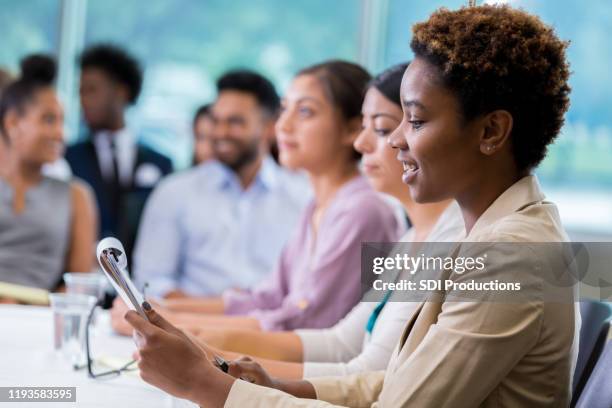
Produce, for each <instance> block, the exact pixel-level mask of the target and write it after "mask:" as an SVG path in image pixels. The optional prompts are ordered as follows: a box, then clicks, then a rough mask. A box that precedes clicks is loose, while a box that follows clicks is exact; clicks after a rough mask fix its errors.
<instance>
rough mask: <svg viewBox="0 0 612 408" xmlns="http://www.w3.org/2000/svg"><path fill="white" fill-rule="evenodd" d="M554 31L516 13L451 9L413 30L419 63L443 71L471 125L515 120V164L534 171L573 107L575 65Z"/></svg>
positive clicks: (506, 9)
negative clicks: (491, 117)
mask: <svg viewBox="0 0 612 408" xmlns="http://www.w3.org/2000/svg"><path fill="white" fill-rule="evenodd" d="M568 45H569V43H568V42H566V41H561V40H560V39H559V38H558V37H557V36H556V34H555V32H554V30H553V29H552V28H551V27H549V26H547V25H545V24H544V23H543V22H542V21H541V20H540V19H539V18H538V17H536V16H533V15H530V14H528V13H526V12H524V11H522V10H518V9H515V8H511V7H509V6H490V5H483V6H479V7H464V8H462V9H460V10H457V11H449V10H447V9H445V8H442V9H439V10H437V11H436V12H434V13H433V14H432V15H431V16H430V17H429V19H428V20H427V21H425V22H422V23H418V24H416V25H414V27H413V38H412V41H411V44H410V47H411V48H412V50H413V52H414V53H415V56H416V57H417V58H422V59H424V60H425V61H427V62H428V63H430V64H431V65H433V66H434V67H436V68H437V70H438V73H439V76H440V78H441V80H442V84H443V86H445V87H447V88H449V89H450V90H451V91H452V92H454V93H455V95H456V96H457V97H458V99H459V103H460V105H461V107H462V114H463V117H464V119H465V120H471V119H473V118H476V117H478V116H479V115H482V114H486V113H489V112H492V111H494V110H497V109H503V110H507V111H508V112H510V114H511V115H512V117H513V128H512V133H511V141H512V149H513V154H514V159H515V161H516V164H517V167H518V169H519V170H520V171H524V170H531V169H533V168H534V167H536V166H537V165H538V164H539V163H540V162H541V161H542V159H543V158H544V157H545V156H546V150H547V146H548V145H549V144H550V143H551V142H552V141H553V140H554V139H555V138H556V137H557V135H558V133H559V131H560V129H561V127H562V126H563V121H564V114H565V112H566V111H567V109H568V107H569V93H570V87H569V85H568V78H569V75H570V71H569V65H568V63H567V60H566V57H565V51H566V48H567V47H568Z"/></svg>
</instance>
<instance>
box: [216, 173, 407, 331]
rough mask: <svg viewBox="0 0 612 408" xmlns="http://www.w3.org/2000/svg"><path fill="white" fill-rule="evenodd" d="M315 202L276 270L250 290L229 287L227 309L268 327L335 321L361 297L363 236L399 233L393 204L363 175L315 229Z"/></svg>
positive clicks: (366, 238)
mask: <svg viewBox="0 0 612 408" xmlns="http://www.w3.org/2000/svg"><path fill="white" fill-rule="evenodd" d="M315 208H316V205H315V203H314V201H313V202H311V203H310V204H309V205H308V207H307V208H306V210H305V211H304V213H303V214H302V217H301V220H300V222H299V224H298V225H297V228H296V231H295V232H294V234H293V235H292V237H291V239H290V240H289V242H288V243H287V245H286V247H285V248H284V249H283V253H282V254H281V257H280V260H279V262H278V265H277V267H276V270H275V271H274V273H273V274H272V275H270V276H269V277H268V278H267V279H265V280H264V281H262V282H261V283H260V284H259V285H257V286H256V287H254V288H253V289H251V290H249V291H233V290H230V291H227V292H226V293H224V296H223V300H224V303H225V312H226V313H227V314H248V315H249V316H252V317H254V318H256V319H258V320H259V324H260V325H261V327H262V328H263V329H264V330H293V329H297V328H325V327H330V326H331V325H333V324H335V323H336V322H338V320H340V319H341V318H342V317H344V316H345V315H346V314H347V313H348V312H349V311H350V310H351V309H352V308H353V306H355V305H356V304H357V302H359V299H360V298H361V269H360V264H361V244H362V242H381V241H382V242H389V241H395V240H396V239H397V238H398V235H397V231H398V227H397V219H396V217H395V214H394V211H393V208H392V207H391V206H390V205H389V204H388V203H387V202H385V201H384V200H383V199H382V198H381V196H380V195H379V194H378V193H377V192H376V191H374V190H373V189H372V187H371V186H370V185H369V183H368V182H367V180H366V179H365V177H363V176H361V175H359V176H357V177H355V178H353V179H352V180H350V181H348V182H346V183H345V184H344V185H343V186H342V187H341V188H340V189H339V190H338V191H337V192H336V194H335V195H334V197H333V199H332V200H331V202H330V204H329V206H328V207H327V209H326V210H325V212H324V213H323V216H322V218H321V221H320V223H319V227H318V230H317V231H316V233H315V232H314V230H313V228H312V216H313V213H314V211H315Z"/></svg>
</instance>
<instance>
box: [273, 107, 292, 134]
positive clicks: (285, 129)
mask: <svg viewBox="0 0 612 408" xmlns="http://www.w3.org/2000/svg"><path fill="white" fill-rule="evenodd" d="M275 128H276V133H281V132H282V133H291V132H292V131H293V118H292V115H291V112H290V111H289V110H288V109H286V110H284V111H283V112H282V113H281V114H280V116H279V117H278V120H277V121H276V125H275Z"/></svg>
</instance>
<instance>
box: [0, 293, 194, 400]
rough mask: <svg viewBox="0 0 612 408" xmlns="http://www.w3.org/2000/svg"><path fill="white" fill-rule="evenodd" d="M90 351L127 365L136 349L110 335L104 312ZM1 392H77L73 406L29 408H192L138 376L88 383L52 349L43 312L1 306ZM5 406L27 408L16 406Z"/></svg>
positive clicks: (126, 374)
mask: <svg viewBox="0 0 612 408" xmlns="http://www.w3.org/2000/svg"><path fill="white" fill-rule="evenodd" d="M91 348H92V354H94V356H95V357H98V356H100V357H101V358H107V357H108V358H112V359H116V360H120V361H128V360H129V359H130V358H131V355H132V353H133V351H134V350H135V345H134V342H133V340H132V339H131V338H129V337H122V336H118V335H116V334H114V333H112V330H111V329H110V323H109V315H108V312H101V313H99V314H98V316H97V324H96V328H95V330H94V333H93V334H92V339H91ZM0 387H76V404H75V403H69V402H63V403H41V404H37V403H30V404H31V405H34V406H45V405H47V404H51V405H52V406H68V407H70V406H75V407H113V408H118V407H130V408H139V407H143V408H144V407H147V408H154V407H160V408H170V407H172V408H174V407H177V408H178V407H194V406H195V405H194V404H192V403H190V402H188V401H185V400H180V399H176V398H173V397H172V396H170V395H168V394H166V393H165V392H163V391H161V390H159V389H157V388H155V387H153V386H151V385H149V384H147V383H145V382H144V381H142V380H141V379H140V377H139V376H138V373H137V371H136V372H124V373H122V374H121V375H120V376H118V377H114V378H107V379H92V378H89V377H88V375H87V370H86V369H82V370H77V371H75V370H74V369H73V368H72V367H71V366H70V364H69V363H68V362H67V361H66V360H65V358H64V356H63V355H62V354H61V353H60V352H59V351H55V350H54V349H53V316H52V312H51V309H50V308H48V307H36V306H15V305H0ZM5 404H6V403H0V405H2V406H4V405H5ZM6 405H8V406H16V407H19V406H29V405H28V404H27V403H21V402H19V403H14V404H6Z"/></svg>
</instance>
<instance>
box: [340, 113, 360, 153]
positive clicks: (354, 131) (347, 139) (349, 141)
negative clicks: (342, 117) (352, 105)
mask: <svg viewBox="0 0 612 408" xmlns="http://www.w3.org/2000/svg"><path fill="white" fill-rule="evenodd" d="M361 122H362V120H361V116H358V117H356V118H353V119H351V120H349V121H348V123H347V124H346V132H344V137H343V140H342V143H343V144H346V145H349V146H353V144H354V143H355V140H357V136H359V133H361Z"/></svg>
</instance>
